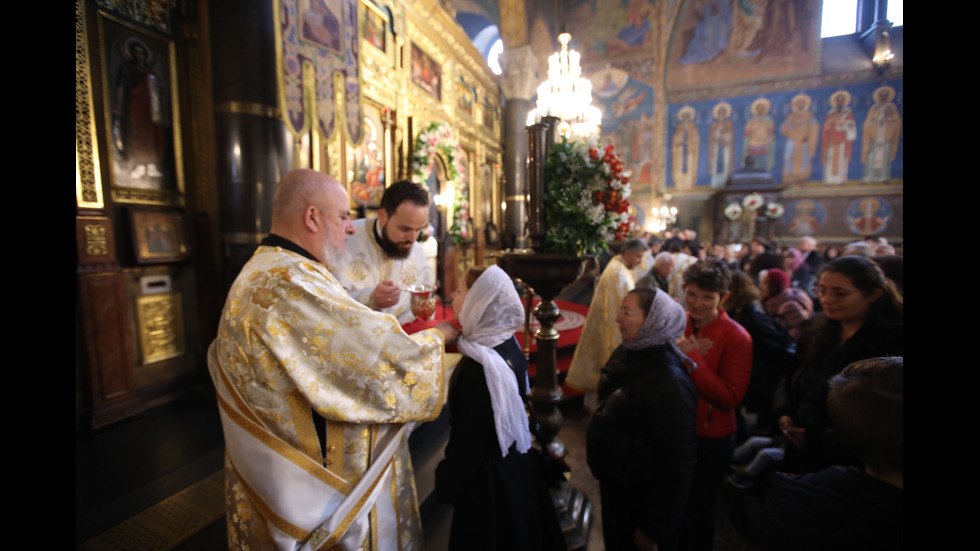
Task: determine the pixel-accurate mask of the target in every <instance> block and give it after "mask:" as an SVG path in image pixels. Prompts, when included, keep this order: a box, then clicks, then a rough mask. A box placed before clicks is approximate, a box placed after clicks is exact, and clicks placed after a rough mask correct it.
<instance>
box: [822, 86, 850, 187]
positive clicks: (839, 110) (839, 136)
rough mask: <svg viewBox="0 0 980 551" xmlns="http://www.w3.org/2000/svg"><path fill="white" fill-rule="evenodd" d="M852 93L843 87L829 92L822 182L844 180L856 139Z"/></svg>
mask: <svg viewBox="0 0 980 551" xmlns="http://www.w3.org/2000/svg"><path fill="white" fill-rule="evenodd" d="M850 105H851V94H850V92H847V91H845V90H841V91H839V92H834V93H833V94H832V95H831V96H830V112H829V113H827V118H826V119H824V122H823V147H822V148H821V150H820V151H821V153H820V158H821V159H823V182H824V183H825V184H843V183H844V182H846V181H847V167H848V166H849V165H850V163H851V152H852V150H853V148H854V140H855V139H857V123H855V122H854V113H853V112H852V111H851V107H850Z"/></svg>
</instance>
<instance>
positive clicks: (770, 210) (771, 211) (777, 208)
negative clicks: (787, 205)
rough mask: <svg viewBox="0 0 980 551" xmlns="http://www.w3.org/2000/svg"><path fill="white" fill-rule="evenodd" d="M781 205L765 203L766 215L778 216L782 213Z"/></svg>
mask: <svg viewBox="0 0 980 551" xmlns="http://www.w3.org/2000/svg"><path fill="white" fill-rule="evenodd" d="M783 212H784V209H783V206H782V205H780V204H779V203H769V204H767V205H766V216H768V217H769V218H774V219H775V218H779V217H780V216H782V215H783Z"/></svg>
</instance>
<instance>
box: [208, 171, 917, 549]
mask: <svg viewBox="0 0 980 551" xmlns="http://www.w3.org/2000/svg"><path fill="white" fill-rule="evenodd" d="M429 205H430V197H429V194H428V192H427V190H425V188H423V187H422V186H419V185H418V184H414V183H412V182H410V181H400V182H395V183H393V184H392V185H391V186H389V187H388V188H386V190H385V193H384V196H383V197H382V199H381V210H380V211H379V212H378V215H377V217H375V218H369V219H362V220H357V221H354V220H351V217H350V210H349V196H348V195H347V191H346V189H345V188H344V186H343V185H342V184H340V182H338V181H337V180H336V179H335V178H332V177H330V176H328V175H326V174H323V173H319V172H316V171H312V170H304V169H299V170H293V171H291V172H289V173H287V174H286V175H285V176H284V178H283V179H282V181H281V182H280V183H279V184H278V186H277V188H276V191H275V196H274V199H273V215H272V227H271V229H270V232H269V234H268V236H267V237H266V238H265V239H264V240H263V242H262V243H261V244H260V246H259V247H258V248H257V249H256V251H255V253H254V255H253V256H252V258H251V259H250V260H249V261H248V262H247V263H246V265H245V266H244V267H243V268H242V270H241V272H240V274H239V276H238V277H237V278H236V280H235V282H234V283H233V285H232V287H231V289H230V291H229V294H228V298H227V301H226V303H225V307H224V310H223V312H222V317H221V323H220V326H219V330H218V334H217V336H216V338H215V340H214V342H213V343H212V345H211V347H210V349H209V354H208V365H209V370H210V373H211V376H212V380H213V382H214V385H215V387H216V390H217V397H218V403H219V406H220V411H221V418H222V426H223V429H224V438H225V445H226V451H227V453H226V456H225V472H226V487H225V490H226V504H227V522H228V542H229V547H230V548H232V549H246V548H248V549H299V548H303V549H333V548H339V549H370V550H374V549H421V548H422V542H423V538H422V523H421V519H420V513H419V504H418V500H419V496H418V494H417V488H416V483H415V477H414V472H413V465H412V460H411V456H410V453H409V452H410V450H409V445H408V437H409V435H410V434H412V433H413V431H414V430H415V429H416V427H418V426H419V424H420V423H423V422H426V421H431V420H434V419H436V418H437V417H439V416H440V414H441V412H442V410H443V408H444V407H448V408H449V413H450V434H449V442H448V444H447V446H446V448H445V456H444V458H443V459H442V461H441V462H440V463H439V465H438V467H436V469H435V489H434V495H435V497H436V498H437V499H439V500H440V501H443V502H445V503H447V504H449V505H451V506H452V509H453V517H452V525H451V532H450V537H449V548H450V549H454V550H455V549H459V550H463V549H465V550H474V549H486V550H507V551H512V550H528V551H539V550H555V551H562V550H564V549H566V541H565V538H564V536H563V534H562V530H561V527H560V525H559V521H558V518H557V515H556V511H555V506H554V503H553V501H552V498H551V494H550V492H549V489H554V484H555V483H556V482H555V480H554V479H553V478H551V477H549V476H547V475H548V472H547V470H546V468H545V467H546V466H547V465H548V464H549V461H548V460H549V458H550V459H552V460H553V459H554V457H553V456H552V455H550V454H549V451H548V450H547V449H542V448H541V447H540V441H536V439H535V424H534V422H533V419H530V420H529V407H528V398H529V396H528V395H529V389H530V381H529V377H528V362H527V358H526V356H525V355H524V353H523V350H522V349H521V347H520V345H519V343H518V342H517V340H516V338H515V336H514V333H515V331H517V330H518V329H519V328H520V327H521V326H522V325H523V323H524V317H525V312H524V305H523V302H522V301H521V299H520V298H519V296H518V293H517V291H516V289H515V286H514V281H513V280H512V279H511V277H510V276H509V275H508V274H506V273H505V272H504V271H503V270H502V269H500V268H499V267H497V266H489V267H486V268H478V269H477V268H475V269H471V270H469V271H468V272H467V273H466V274H465V275H464V277H463V278H461V280H460V281H459V283H458V285H457V287H456V288H455V289H454V290H453V295H452V310H453V316H452V318H451V319H446V320H442V321H438V322H437V321H434V320H433V321H432V322H431V323H428V324H427V323H421V324H419V323H417V322H419V321H421V322H425V320H416V321H415V322H413V321H409V320H411V319H412V317H413V315H412V314H411V308H410V307H409V306H408V302H409V299H408V298H407V294H406V289H407V288H409V287H410V286H412V285H417V284H423V283H431V282H432V274H431V273H429V271H428V268H427V265H426V263H425V262H424V254H423V253H422V251H421V250H420V245H419V241H418V237H419V235H420V232H421V231H422V230H424V229H425V227H426V226H427V218H426V213H427V211H428V208H429ZM665 237H667V239H664V240H663V241H661V240H660V239H659V238H650V239H648V240H641V239H633V240H630V241H628V242H626V243H625V244H623V246H622V248H621V250H619V251H618V252H617V254H615V255H614V256H612V257H611V258H609V259H608V260H607V262H605V266H604V267H603V268H601V269H600V272H601V274H600V275H599V277H598V280H597V281H596V284H595V287H594V293H593V296H592V299H591V301H590V308H589V312H588V315H587V317H586V321H585V326H584V328H583V331H582V337H581V339H580V341H579V344H578V345H577V347H576V351H575V355H574V357H573V359H572V364H571V367H570V368H569V371H568V373H567V377H566V378H565V379H564V383H565V384H566V385H568V386H569V387H572V388H577V389H579V390H581V391H582V392H584V393H585V396H586V399H585V405H586V407H587V409H588V410H590V411H591V412H592V417H591V421H590V423H589V427H588V429H587V431H586V448H587V449H586V455H587V460H588V464H589V468H590V469H591V470H592V472H593V474H594V475H595V477H596V478H597V479H598V481H599V486H600V493H601V511H602V514H601V516H602V522H603V526H602V527H603V537H604V540H605V548H606V549H607V550H609V551H615V550H620V549H654V550H655V549H662V550H669V549H685V550H686V549H690V550H708V549H711V548H712V547H713V546H714V543H715V528H714V527H715V520H716V519H715V515H716V512H715V510H714V506H715V503H716V501H717V498H718V495H719V492H720V491H721V488H722V487H723V485H724V484H726V480H727V484H729V485H730V486H731V487H732V488H736V489H738V490H741V491H743V492H744V494H743V495H742V497H743V498H744V499H743V500H742V501H741V502H740V503H739V504H737V505H738V507H737V509H739V510H742V511H743V512H747V511H750V510H752V507H751V499H750V498H754V499H756V501H757V502H758V503H759V505H758V507H757V508H756V509H757V511H758V513H759V514H758V515H748V514H746V515H745V519H746V524H747V525H748V526H749V527H752V526H754V527H756V528H759V532H760V540H761V542H762V547H763V548H764V549H900V548H901V547H902V434H903V433H902V352H903V350H902V327H903V326H902V295H901V256H900V254H895V253H896V251H894V250H890V249H888V246H887V245H886V244H883V243H875V244H870V243H862V244H857V243H855V244H852V245H849V246H848V247H846V248H844V249H843V250H841V251H839V253H838V254H834V253H833V252H831V251H832V250H831V249H828V250H827V251H826V252H825V253H821V252H818V251H817V247H816V242H815V241H813V240H812V238H803V239H801V240H800V242H799V245H798V246H797V247H790V248H786V249H785V250H776V249H775V248H773V247H771V246H769V245H768V244H767V243H765V242H764V241H762V240H754V241H753V242H752V243H751V244H750V245H749V246H748V247H746V249H748V250H747V251H746V250H737V249H738V248H737V247H731V246H718V247H712V248H711V253H709V252H708V250H707V247H703V246H701V245H698V244H697V240H696V236H694V235H689V234H688V232H678V235H673V234H672V235H670V236H665ZM743 253H744V254H743ZM886 274H887V275H886ZM406 322H408V323H406ZM450 353H458V354H459V355H460V356H461V358H462V359H461V360H459V361H456V360H451V359H450V358H451V357H452V356H450ZM749 416H751V418H752V419H754V422H753V423H752V424H751V425H750V423H749V422H748V419H749ZM760 519H761V520H760ZM753 523H754V524H753Z"/></svg>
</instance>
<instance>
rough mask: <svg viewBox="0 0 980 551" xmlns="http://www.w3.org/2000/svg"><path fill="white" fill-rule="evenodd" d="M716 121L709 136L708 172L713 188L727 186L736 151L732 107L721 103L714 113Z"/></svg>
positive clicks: (712, 124)
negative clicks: (733, 155)
mask: <svg viewBox="0 0 980 551" xmlns="http://www.w3.org/2000/svg"><path fill="white" fill-rule="evenodd" d="M713 113H714V116H715V120H714V122H712V123H711V128H710V129H709V134H708V163H709V165H708V171H709V172H710V173H711V187H712V188H715V189H718V188H721V187H724V186H725V183H726V182H728V177H729V176H731V175H732V154H733V153H734V150H735V127H734V126H733V125H732V119H731V114H732V106H731V105H729V104H728V103H727V102H721V103H719V104H718V105H716V106H715V109H714V111H713Z"/></svg>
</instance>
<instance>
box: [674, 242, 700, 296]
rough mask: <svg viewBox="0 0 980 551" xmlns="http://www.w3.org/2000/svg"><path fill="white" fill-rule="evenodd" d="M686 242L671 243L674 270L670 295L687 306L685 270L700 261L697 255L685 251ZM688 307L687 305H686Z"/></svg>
mask: <svg viewBox="0 0 980 551" xmlns="http://www.w3.org/2000/svg"><path fill="white" fill-rule="evenodd" d="M683 248H684V243H683V242H679V241H675V242H673V243H671V245H670V248H669V249H668V250H669V251H670V255H671V256H673V257H674V271H673V272H672V273H671V274H670V290H669V292H670V296H672V297H674V300H676V301H677V302H679V303H680V304H681V306H685V305H686V303H685V302H684V272H686V271H687V269H688V268H690V267H691V265H692V264H694V263H695V262H697V261H698V259H697V257H695V256H692V255H689V254H687V253H685V252H684V251H683ZM685 308H686V306H685Z"/></svg>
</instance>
